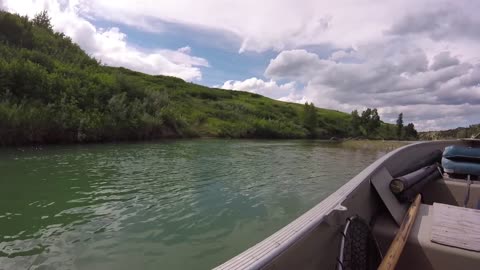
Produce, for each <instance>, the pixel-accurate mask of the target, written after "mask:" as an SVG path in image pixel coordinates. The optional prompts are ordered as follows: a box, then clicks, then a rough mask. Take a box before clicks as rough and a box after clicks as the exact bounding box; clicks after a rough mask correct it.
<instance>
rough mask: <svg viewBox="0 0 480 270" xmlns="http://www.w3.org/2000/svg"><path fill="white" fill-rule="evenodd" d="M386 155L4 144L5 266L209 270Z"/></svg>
mask: <svg viewBox="0 0 480 270" xmlns="http://www.w3.org/2000/svg"><path fill="white" fill-rule="evenodd" d="M385 152H386V151H385V150H379V149H374V150H368V149H356V148H347V147H342V146H341V145H340V144H337V143H326V142H321V141H304V140H298V141H297V140H292V141H269V140H220V139H198V140H171V141H161V142H155V143H122V144H92V145H73V146H72V145H71V146H48V147H43V148H31V147H25V148H20V149H17V148H6V149H0V185H1V186H0V269H173V270H175V269H209V268H212V267H214V266H216V265H218V264H220V263H222V262H224V261H225V260H227V259H229V258H230V257H233V256H234V255H236V254H238V253H240V252H241V251H243V250H245V249H246V248H247V247H249V246H251V245H253V244H255V243H257V242H259V241H260V240H262V239H264V238H265V237H267V236H269V235H271V234H272V233H273V232H275V231H276V230H278V229H280V228H281V227H283V226H284V225H286V224H288V223H289V222H290V221H292V220H293V219H295V218H296V217H298V216H300V215H301V214H302V213H304V212H305V211H306V210H308V209H309V208H311V207H312V206H314V205H315V204H317V203H318V202H320V201H321V200H322V199H324V198H325V197H327V196H328V195H329V194H331V193H332V192H333V191H335V190H336V189H337V188H339V187H340V186H341V185H343V184H344V183H345V182H346V181H348V180H349V179H350V178H351V177H353V176H354V175H356V174H357V173H359V172H360V171H361V170H362V169H363V168H365V167H367V166H368V165H369V164H370V163H371V162H373V161H374V160H376V159H377V158H379V157H380V156H382V155H383V154H385Z"/></svg>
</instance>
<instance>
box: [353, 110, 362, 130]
mask: <svg viewBox="0 0 480 270" xmlns="http://www.w3.org/2000/svg"><path fill="white" fill-rule="evenodd" d="M351 115H352V121H351V125H352V135H353V136H357V135H358V134H359V133H360V125H361V119H360V115H359V114H358V111H357V110H354V111H353V112H352V114H351Z"/></svg>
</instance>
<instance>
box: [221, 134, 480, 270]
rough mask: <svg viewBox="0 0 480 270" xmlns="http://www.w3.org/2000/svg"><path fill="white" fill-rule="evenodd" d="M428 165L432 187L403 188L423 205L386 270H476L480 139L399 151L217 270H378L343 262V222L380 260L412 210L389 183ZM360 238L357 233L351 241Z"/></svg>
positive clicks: (479, 259)
mask: <svg viewBox="0 0 480 270" xmlns="http://www.w3.org/2000/svg"><path fill="white" fill-rule="evenodd" d="M452 146H454V147H456V148H455V149H454V150H455V151H458V150H459V149H460V152H461V153H460V154H458V153H456V152H455V151H454V152H455V153H456V154H455V153H454V154H453V155H452V156H446V152H447V151H446V149H449V147H452ZM464 150H465V151H466V154H465V153H463V152H462V151H464ZM472 151H473V152H472ZM472 153H473V158H472V157H471V155H472ZM477 154H478V157H476V156H475V155H477ZM438 155H439V156H438ZM432 157H434V158H433V159H434V161H432ZM457 157H459V159H457ZM447 159H448V160H447ZM452 161H453V163H452ZM432 165H435V173H432V174H431V175H430V176H429V177H427V178H428V179H430V180H428V181H423V180H422V181H423V182H422V183H423V184H421V185H418V184H415V185H413V186H412V187H411V188H409V189H407V190H413V187H418V190H417V191H416V192H414V194H413V195H415V196H416V197H415V198H417V197H420V196H421V204H420V205H419V206H418V207H417V209H418V211H417V212H416V215H415V216H414V222H413V225H412V227H411V230H410V231H409V234H408V236H406V237H405V238H406V243H405V245H404V247H403V250H402V252H401V255H400V257H399V259H398V262H397V264H396V266H394V267H393V268H390V269H398V270H403V269H426V270H429V269H435V270H443V269H480V210H479V208H480V179H479V175H480V140H450V141H436V142H424V143H415V144H411V145H407V146H404V147H402V148H399V149H397V150H395V151H393V152H391V153H389V154H387V155H385V156H383V157H382V158H380V159H379V160H377V161H376V162H374V163H373V164H371V165H370V166H369V167H367V168H366V169H365V170H363V171H362V172H361V173H359V174H358V175H357V176H355V177H354V178H352V179H351V180H350V181H349V182H347V183H346V184H345V185H344V186H342V187H341V188H340V189H338V190H337V191H336V192H334V193H333V194H331V195H330V196H329V197H327V198H326V199H325V200H323V201H322V202H320V203H319V204H318V205H316V206H315V207H313V208H312V209H310V210H309V211H307V212H306V213H305V214H303V215H302V216H300V217H299V218H297V219H296V220H294V221H293V222H291V223H290V224H288V225H287V226H285V227H284V228H282V229H281V230H279V231H277V232H276V233H275V234H273V235H272V236H270V237H268V238H266V239H265V240H263V241H262V242H260V243H258V244H257V245H255V246H253V247H251V248H250V249H248V250H246V251H244V252H243V253H241V254H239V255H237V256H236V257H234V258H232V259H231V260H229V261H227V262H226V263H224V264H222V265H220V266H219V267H217V268H216V269H218V270H220V269H275V270H279V269H312V270H313V269H341V270H344V269H376V268H377V267H365V264H362V266H359V264H358V263H357V264H355V263H353V264H352V263H349V264H348V265H347V264H346V263H345V262H344V261H345V254H344V253H342V252H344V251H345V246H344V244H345V239H347V238H348V237H349V235H348V234H346V233H345V231H346V228H347V227H348V225H347V224H348V222H349V221H351V220H352V217H358V219H361V220H363V221H364V223H365V224H368V225H367V227H368V234H369V235H371V238H373V239H374V240H373V242H374V244H375V249H376V251H377V253H379V254H380V255H379V256H380V259H382V256H385V254H386V252H387V250H388V249H389V247H390V245H391V244H392V242H393V241H394V239H395V236H396V234H397V232H399V231H400V230H401V229H402V227H403V225H402V222H404V219H407V216H408V215H407V212H408V213H409V208H410V206H411V205H413V203H412V200H411V197H410V198H407V201H405V200H403V201H402V200H400V199H399V197H398V196H397V195H395V194H394V193H393V191H392V189H391V187H390V183H391V181H392V180H393V179H394V178H397V177H399V176H404V175H408V174H409V173H411V172H412V171H415V170H419V169H421V168H425V166H432ZM437 165H438V166H437ZM447 165H448V166H447ZM447 167H448V168H447ZM464 172H467V173H464ZM418 194H420V196H418ZM415 201H417V200H415ZM359 234H360V233H359V232H357V233H355V231H354V232H353V233H352V234H350V235H353V236H354V237H355V235H359ZM363 245H365V244H363ZM369 245H370V244H369ZM353 247H354V246H353ZM368 248H370V247H368ZM342 249H343V251H342ZM365 252H366V253H369V251H367V250H366V251H365ZM350 253H351V251H350ZM347 255H348V254H347ZM349 256H350V260H354V259H355V258H353V259H352V255H351V254H350V255H349ZM365 256H366V258H368V254H367V255H365ZM365 256H364V257H365Z"/></svg>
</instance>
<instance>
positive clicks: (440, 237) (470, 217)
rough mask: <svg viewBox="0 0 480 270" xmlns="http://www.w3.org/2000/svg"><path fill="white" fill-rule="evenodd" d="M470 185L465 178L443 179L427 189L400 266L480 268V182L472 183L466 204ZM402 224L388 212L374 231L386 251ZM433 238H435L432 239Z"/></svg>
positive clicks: (377, 220) (407, 267)
mask: <svg viewBox="0 0 480 270" xmlns="http://www.w3.org/2000/svg"><path fill="white" fill-rule="evenodd" d="M467 190H468V185H467V182H466V181H465V180H455V179H439V180H438V181H434V182H432V183H430V184H429V185H428V186H427V187H426V188H425V189H424V192H423V198H424V203H423V204H422V205H421V206H420V208H419V212H418V214H417V217H416V220H415V223H414V225H413V227H412V230H411V232H410V235H409V238H408V240H407V243H406V246H405V249H404V251H403V253H402V256H401V257H400V260H399V263H398V265H397V268H396V269H400V270H401V269H412V265H415V269H435V270H437V269H478V267H479V265H478V262H479V261H480V252H478V251H475V250H477V249H478V248H480V210H476V209H475V208H477V205H478V204H479V201H480V182H478V181H477V182H473V183H472V184H471V185H470V199H469V201H468V203H467V208H463V207H462V206H463V204H464V200H465V196H466V194H467ZM397 230H398V225H397V224H396V223H395V221H394V220H393V219H392V217H391V216H390V215H389V214H388V213H387V212H386V213H384V214H383V215H380V216H379V217H378V218H377V219H376V221H375V225H374V227H373V233H374V235H375V238H376V239H377V241H378V243H379V246H380V249H381V251H382V253H383V254H385V252H386V250H387V249H388V247H389V245H390V243H391V241H392V240H393V238H394V236H395V234H396V232H397ZM432 240H433V241H432Z"/></svg>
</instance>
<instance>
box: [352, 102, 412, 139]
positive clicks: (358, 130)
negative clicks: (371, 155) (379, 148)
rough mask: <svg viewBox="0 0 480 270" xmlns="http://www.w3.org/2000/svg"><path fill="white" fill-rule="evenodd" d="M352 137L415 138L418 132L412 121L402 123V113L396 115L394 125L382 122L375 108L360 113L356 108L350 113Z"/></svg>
mask: <svg viewBox="0 0 480 270" xmlns="http://www.w3.org/2000/svg"><path fill="white" fill-rule="evenodd" d="M351 117H352V118H351V130H350V133H351V135H352V136H353V137H357V138H376V139H386V140H416V139H418V133H417V130H416V129H415V125H414V124H413V123H409V124H408V125H407V126H404V125H403V113H400V114H399V115H398V119H397V122H396V125H392V124H386V123H383V122H382V121H381V119H380V116H379V115H378V111H377V109H376V108H374V109H371V108H367V109H366V110H364V111H362V112H361V114H359V113H358V111H357V110H354V111H353V112H352V113H351Z"/></svg>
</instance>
